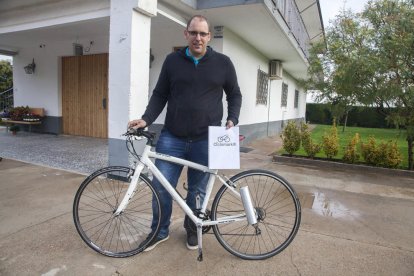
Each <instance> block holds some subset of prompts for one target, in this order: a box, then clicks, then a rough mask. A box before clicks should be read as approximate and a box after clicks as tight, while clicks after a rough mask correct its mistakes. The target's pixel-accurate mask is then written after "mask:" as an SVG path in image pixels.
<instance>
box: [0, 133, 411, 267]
mask: <svg viewBox="0 0 414 276" xmlns="http://www.w3.org/2000/svg"><path fill="white" fill-rule="evenodd" d="M19 134H20V133H19ZM60 137H61V136H57V137H55V139H59V138H60ZM29 138H30V139H27V140H24V139H22V140H20V141H19V144H20V147H22V148H23V147H24V145H25V143H31V142H32V141H33V140H35V139H33V137H29ZM63 138H65V137H63ZM69 138H71V137H69ZM75 138H76V137H75ZM1 140H3V136H1V131H0V156H2V154H3V153H4V152H6V151H5V149H4V145H5V144H4V143H3V142H2V141H1ZM28 140H30V141H28ZM39 140H40V141H42V140H43V139H39ZM92 141H93V139H92ZM98 144H99V141H98ZM243 146H244V147H246V148H249V149H251V150H250V151H249V152H247V153H241V162H242V164H241V166H242V169H250V168H260V169H268V170H271V171H274V172H276V173H279V174H280V175H281V176H283V177H284V178H285V179H287V180H288V181H289V182H290V183H291V184H292V185H293V186H294V188H295V189H296V191H297V192H298V194H299V197H300V200H301V204H302V223H301V227H300V229H299V232H298V234H297V236H296V238H295V240H294V241H293V242H292V244H291V245H290V246H289V247H288V248H287V249H286V250H284V251H283V252H282V253H280V254H279V255H276V256H275V257H273V258H270V259H267V260H264V261H245V260H241V259H239V258H236V257H234V256H233V255H231V254H230V253H228V252H227V251H226V250H224V249H223V248H222V247H221V245H220V244H219V243H218V242H217V241H216V240H215V237H214V235H212V234H211V235H210V234H207V235H205V236H204V261H203V262H201V263H200V262H198V261H197V260H196V258H197V253H196V252H194V251H189V250H187V249H186V246H185V243H184V240H185V232H184V231H183V229H182V223H183V215H182V212H181V210H179V208H177V206H175V207H174V212H173V216H172V225H171V237H170V239H169V240H168V241H167V242H165V243H163V244H162V245H160V246H159V247H157V248H156V249H154V250H153V251H151V252H147V253H143V254H139V255H136V256H133V257H129V258H126V259H114V258H109V257H104V256H101V255H99V254H97V253H95V252H94V251H92V250H91V249H90V248H89V247H87V246H86V245H85V244H83V242H82V241H81V239H80V237H79V236H78V234H77V232H76V230H75V227H74V225H73V221H72V210H71V208H72V202H73V197H74V194H75V192H76V190H77V188H78V186H79V184H80V183H81V181H82V180H83V179H84V178H85V176H84V175H82V174H79V173H74V172H71V171H73V170H72V169H64V170H62V169H55V168H51V166H50V164H49V165H47V166H39V165H34V164H32V163H24V162H20V161H16V160H12V159H11V158H12V157H8V158H5V159H3V160H2V161H1V162H0V221H1V224H0V275H231V274H236V275H237V274H240V275H414V235H413V230H412V229H414V216H413V214H414V178H413V177H402V176H398V177H395V176H393V175H392V173H383V172H377V173H376V172H372V171H370V172H365V173H361V172H360V171H357V170H352V169H350V168H346V169H340V168H334V169H332V168H326V167H322V168H321V167H314V166H297V165H294V164H288V165H286V164H280V163H274V162H272V161H271V156H269V154H270V153H272V152H274V151H275V150H276V148H277V147H278V146H280V142H279V141H277V139H273V138H270V139H262V140H257V141H253V142H252V143H250V144H246V145H243ZM38 147H40V146H38ZM49 147H51V146H49ZM72 147H76V144H72ZM84 147H85V146H84V145H81V146H80V148H84ZM87 148H92V149H93V148H94V147H92V146H88V147H87ZM39 154H41V151H40V153H39ZM94 154H95V153H94ZM83 155H84V156H90V154H89V153H88V152H87V150H86V149H85V148H84V154H83ZM3 157H5V156H3ZM25 158H26V157H25ZM39 158H42V159H43V160H45V159H47V158H46V157H45V156H43V157H39ZM13 159H19V156H17V157H14V158H13ZM20 160H26V161H30V160H27V159H24V158H23V157H21V159H20ZM67 162H70V161H69V160H68V161H67ZM71 162H73V161H71ZM36 163H40V162H36ZM236 172H237V171H225V173H226V174H230V175H232V174H234V173H236Z"/></svg>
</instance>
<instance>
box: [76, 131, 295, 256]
mask: <svg viewBox="0 0 414 276" xmlns="http://www.w3.org/2000/svg"><path fill="white" fill-rule="evenodd" d="M125 135H126V136H127V139H126V143H127V148H128V150H129V152H131V153H132V154H133V155H134V156H135V157H136V158H137V161H138V162H137V163H136V164H137V165H136V166H135V168H128V167H120V166H111V167H106V168H103V169H100V170H98V171H96V172H94V173H93V174H91V175H90V176H89V177H87V178H86V179H85V180H84V181H83V183H82V184H81V185H80V187H79V189H78V191H77V193H76V196H75V200H74V203H73V218H74V222H75V225H76V229H77V230H78V232H79V235H80V236H81V237H82V239H83V240H84V241H85V243H86V244H87V245H88V246H89V247H91V248H92V249H93V250H95V251H97V252H99V253H101V254H103V255H106V256H110V257H128V256H132V255H135V254H138V253H141V252H142V251H144V249H145V248H146V247H147V246H148V244H150V243H151V242H152V240H153V239H155V237H156V236H157V234H158V231H159V224H160V221H158V226H157V230H156V231H155V232H153V235H152V237H151V238H150V239H148V240H147V241H145V240H146V238H147V236H148V235H149V234H150V233H151V232H152V231H151V223H152V210H153V208H158V212H159V214H160V215H159V216H158V217H159V218H161V212H162V210H161V205H160V200H159V196H158V192H157V191H156V190H155V189H154V188H153V186H152V184H151V180H150V179H149V178H148V177H147V176H146V175H145V174H143V173H142V172H143V170H144V168H145V167H146V168H147V169H148V171H149V172H150V173H152V175H153V177H156V178H157V179H158V180H159V181H160V183H161V184H162V185H163V186H164V187H165V189H166V190H167V191H168V192H169V193H170V195H171V196H172V198H173V199H174V200H175V201H176V202H177V203H178V205H179V206H180V207H181V208H182V209H183V211H184V212H185V213H186V214H187V215H188V216H189V218H190V219H191V220H192V221H193V222H194V223H195V225H196V227H197V237H198V245H199V247H198V253H199V255H198V260H199V261H202V259H203V253H202V234H203V233H206V232H208V231H209V229H210V228H211V227H212V228H213V231H214V235H215V236H216V238H217V240H218V241H219V242H220V244H221V245H222V246H223V247H224V248H225V249H226V250H227V251H229V252H230V253H232V254H234V255H235V256H237V257H240V258H243V259H248V260H263V259H266V258H269V257H272V256H274V255H276V254H278V253H280V252H281V251H282V250H284V249H285V248H286V247H287V246H288V245H289V244H290V243H291V242H292V240H293V238H294V237H295V235H296V233H297V231H298V229H299V225H300V219H301V208H300V202H299V199H298V197H297V195H296V193H295V191H294V190H293V188H292V187H291V185H290V184H289V183H288V182H287V181H286V180H285V179H283V178H282V177H280V176H279V175H277V174H275V173H273V172H270V171H265V170H248V171H243V172H241V173H238V174H237V175H235V176H233V177H231V178H230V179H229V178H227V177H226V176H224V175H219V174H218V171H217V170H211V169H209V168H208V167H206V166H202V165H200V164H196V163H193V162H189V161H186V160H183V159H180V158H176V157H172V156H168V155H165V154H159V153H156V152H154V151H151V146H152V144H153V140H154V138H155V134H154V133H151V132H148V131H144V130H142V129H138V130H134V129H130V130H128V132H127V133H126V134H125ZM142 137H145V138H147V143H146V146H145V149H144V151H143V153H142V155H141V156H139V155H138V154H137V153H136V152H135V149H134V145H133V141H134V140H136V139H141V138H142ZM150 158H157V159H161V160H165V161H169V162H173V163H177V164H180V165H182V166H187V167H189V168H193V169H197V170H200V171H203V172H207V173H209V174H210V178H209V181H208V184H207V189H206V195H205V199H204V201H203V203H202V205H201V204H200V202H197V206H198V207H200V208H198V209H197V210H196V211H193V210H191V209H190V208H189V207H188V205H187V204H186V202H185V200H184V199H183V198H182V197H181V195H180V194H179V193H178V192H177V191H176V189H174V188H173V187H172V186H171V184H170V183H169V182H168V181H167V180H166V178H165V177H164V176H163V175H162V173H161V172H160V171H159V170H158V169H157V167H155V165H154V163H153V162H152V161H151V159H150ZM216 179H218V181H219V182H221V183H222V184H223V185H222V187H221V188H220V189H219V190H218V192H217V193H216V195H215V198H214V201H213V204H212V206H211V211H209V210H208V209H207V207H208V206H207V205H208V202H209V198H210V196H211V194H212V191H213V186H214V182H215V180H216Z"/></svg>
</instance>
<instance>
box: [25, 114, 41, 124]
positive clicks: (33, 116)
mask: <svg viewBox="0 0 414 276" xmlns="http://www.w3.org/2000/svg"><path fill="white" fill-rule="evenodd" d="M40 119H41V117H40V116H39V115H36V114H33V113H28V114H26V115H24V116H23V121H26V122H38V121H40Z"/></svg>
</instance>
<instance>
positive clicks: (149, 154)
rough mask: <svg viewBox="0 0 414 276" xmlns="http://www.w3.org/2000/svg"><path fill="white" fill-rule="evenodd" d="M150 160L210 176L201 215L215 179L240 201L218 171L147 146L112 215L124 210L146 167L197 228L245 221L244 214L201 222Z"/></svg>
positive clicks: (204, 210)
mask: <svg viewBox="0 0 414 276" xmlns="http://www.w3.org/2000/svg"><path fill="white" fill-rule="evenodd" d="M150 158H156V159H160V160H164V161H168V162H172V163H175V164H179V165H183V166H187V167H188V168H192V169H196V170H199V171H202V172H206V173H209V174H210V177H209V180H208V183H207V187H206V195H205V198H204V201H203V204H202V206H201V210H200V211H201V213H203V214H204V213H205V212H206V210H207V205H208V202H209V199H210V196H211V193H212V190H213V187H214V182H215V179H216V178H217V179H219V181H220V182H221V183H222V184H223V185H226V186H227V188H228V189H229V190H230V191H232V192H233V193H234V194H235V195H236V196H237V197H238V198H240V199H241V195H240V193H239V192H238V191H236V189H234V188H233V187H232V186H231V185H229V184H228V183H227V181H226V180H225V179H224V178H223V177H221V176H220V175H218V170H211V169H209V168H208V167H206V166H203V165H200V164H197V163H194V162H191V161H187V160H184V159H180V158H177V157H173V156H170V155H166V154H161V153H157V152H155V151H151V146H150V145H148V144H147V145H146V146H145V148H144V151H143V153H142V155H141V158H140V163H139V164H138V165H137V167H136V168H135V172H134V174H133V175H132V179H131V183H130V185H129V187H128V190H127V192H126V194H125V196H124V198H123V199H122V201H121V203H120V204H119V206H118V208H117V210H116V212H115V213H114V215H119V214H120V213H121V212H122V211H123V210H124V209H125V208H126V206H127V205H128V202H129V201H130V200H131V198H132V197H133V195H134V191H135V188H136V186H137V185H138V180H139V176H140V174H141V173H142V170H143V169H144V167H147V168H148V170H149V171H150V172H151V173H152V174H153V176H154V177H156V178H157V179H158V180H159V181H160V183H161V185H162V186H163V187H164V188H165V189H166V190H167V191H168V193H169V194H170V195H171V197H172V198H173V199H174V200H175V201H176V202H177V203H178V205H179V206H180V207H181V209H182V210H183V211H184V212H185V213H186V214H187V216H189V217H190V219H191V220H192V221H193V222H194V223H195V224H196V226H197V227H202V226H209V225H217V224H221V223H231V222H234V221H241V220H246V215H245V213H241V214H239V215H234V216H226V217H222V218H220V219H219V220H216V221H203V220H202V219H200V218H198V217H197V216H196V215H194V213H193V210H191V209H190V207H188V205H187V203H186V202H185V201H184V200H183V199H182V198H181V196H180V195H179V194H178V193H177V191H176V190H175V189H174V188H173V187H172V185H171V184H170V182H168V180H167V179H166V178H165V177H164V175H163V174H162V173H161V172H160V170H158V168H157V167H156V166H155V164H154V163H153V162H152V161H151V159H150Z"/></svg>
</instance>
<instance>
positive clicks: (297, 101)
mask: <svg viewBox="0 0 414 276" xmlns="http://www.w3.org/2000/svg"><path fill="white" fill-rule="evenodd" d="M298 106H299V91H298V90H295V108H298Z"/></svg>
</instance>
